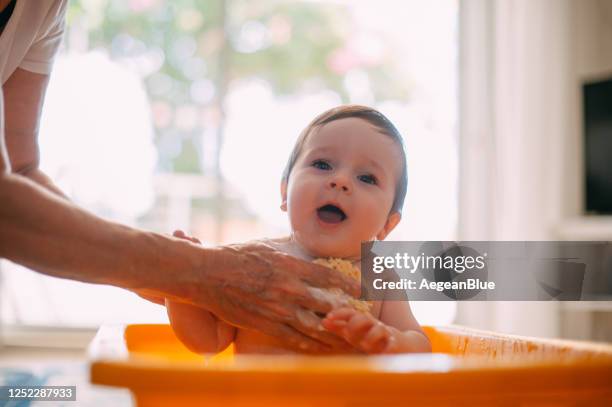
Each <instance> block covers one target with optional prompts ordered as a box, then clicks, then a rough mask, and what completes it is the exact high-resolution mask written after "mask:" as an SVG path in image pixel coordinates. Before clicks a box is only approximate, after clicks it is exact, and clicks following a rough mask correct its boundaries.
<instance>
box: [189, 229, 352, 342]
mask: <svg viewBox="0 0 612 407" xmlns="http://www.w3.org/2000/svg"><path fill="white" fill-rule="evenodd" d="M181 237H183V236H181ZM208 250H209V253H208V255H207V256H206V258H207V261H206V264H205V265H204V270H203V277H202V280H201V282H200V283H199V284H197V285H196V284H194V287H193V288H194V290H193V292H192V294H191V295H189V297H190V298H189V299H188V300H189V301H190V302H191V303H193V304H194V305H198V306H201V307H203V308H205V309H207V310H209V311H210V312H212V313H213V314H215V315H216V316H217V317H219V318H220V319H222V320H224V321H226V322H228V323H230V324H231V325H234V326H238V327H240V328H244V329H254V330H258V331H261V332H263V333H265V334H267V335H270V336H274V337H276V338H278V339H280V340H281V341H283V342H284V343H285V344H286V345H287V346H289V347H291V348H295V349H299V350H301V351H306V352H326V351H329V352H337V351H341V350H343V351H346V350H347V349H349V348H350V345H349V344H348V343H346V341H344V339H342V338H339V337H338V336H337V335H334V334H332V333H330V332H327V331H326V330H325V329H324V328H323V327H322V325H321V320H322V317H324V316H325V315H326V314H327V312H329V311H331V310H332V309H334V308H337V307H340V306H342V305H345V304H343V302H342V301H343V300H342V299H341V298H340V297H339V296H337V295H334V294H331V293H328V292H326V291H324V290H322V288H333V287H338V288H341V289H342V290H343V291H345V292H347V293H348V294H350V295H353V296H356V295H357V294H358V293H359V290H360V287H359V283H358V282H357V281H355V280H354V279H352V278H349V277H346V276H344V275H342V274H341V273H339V272H336V271H335V270H330V269H329V268H327V267H323V266H318V265H315V264H312V263H309V262H305V261H302V260H300V259H297V258H295V257H293V256H290V255H288V254H285V253H282V252H280V251H278V250H276V249H274V248H273V247H271V246H269V245H267V244H265V243H262V242H252V243H245V244H239V245H230V246H221V247H218V248H214V249H208Z"/></svg>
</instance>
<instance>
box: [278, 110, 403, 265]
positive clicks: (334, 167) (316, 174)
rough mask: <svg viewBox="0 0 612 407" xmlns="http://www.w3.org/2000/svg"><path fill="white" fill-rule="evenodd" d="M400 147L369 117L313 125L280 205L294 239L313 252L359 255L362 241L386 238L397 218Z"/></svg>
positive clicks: (328, 255)
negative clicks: (392, 211)
mask: <svg viewBox="0 0 612 407" xmlns="http://www.w3.org/2000/svg"><path fill="white" fill-rule="evenodd" d="M400 148H401V147H400V146H399V145H398V144H397V143H396V142H395V141H393V139H392V138H391V137H389V136H388V135H386V134H383V133H381V132H380V130H378V129H377V128H376V127H374V126H373V125H371V124H370V123H368V122H367V121H365V120H362V119H358V118H346V119H340V120H336V121H333V122H330V123H327V124H325V125H324V126H322V127H320V128H318V129H317V130H314V131H313V133H311V134H310V135H309V136H308V138H307V139H306V142H305V144H304V146H303V148H302V151H301V153H300V156H299V157H298V159H297V161H296V162H295V165H294V167H293V169H292V170H291V174H290V176H289V183H288V185H283V187H282V195H283V203H282V205H281V208H282V209H283V210H286V211H287V212H288V213H289V220H290V222H291V229H292V234H293V237H294V239H295V240H296V241H297V242H298V243H299V244H300V246H301V247H302V248H304V249H305V250H306V252H307V253H308V254H310V255H311V256H314V257H343V258H356V257H359V254H360V248H361V242H362V241H370V240H373V239H374V238H378V239H379V240H382V239H384V238H385V237H386V235H387V234H388V233H389V232H390V231H391V230H392V229H393V228H394V227H395V225H396V224H397V222H399V218H400V216H399V214H398V213H395V212H394V213H393V214H390V213H389V212H390V210H391V206H392V204H393V199H394V197H395V188H396V185H397V182H398V179H399V176H400V172H401V153H400V151H399V149H400Z"/></svg>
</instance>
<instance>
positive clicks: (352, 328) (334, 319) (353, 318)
mask: <svg viewBox="0 0 612 407" xmlns="http://www.w3.org/2000/svg"><path fill="white" fill-rule="evenodd" d="M323 326H324V327H325V328H326V329H327V330H328V331H331V332H333V333H335V334H336V335H339V336H341V337H342V338H344V339H345V340H346V341H347V342H348V343H350V344H351V345H352V346H354V347H355V348H356V349H358V350H360V351H362V352H365V353H384V352H385V351H386V350H387V349H389V348H390V346H391V343H392V341H393V340H394V337H393V331H392V329H391V328H390V327H388V326H387V325H385V324H383V323H382V322H380V321H379V320H377V319H376V318H374V317H373V316H372V315H371V314H370V313H364V312H360V311H357V310H355V309H352V308H338V309H335V310H333V311H331V312H329V313H328V314H327V316H326V317H325V319H324V320H323Z"/></svg>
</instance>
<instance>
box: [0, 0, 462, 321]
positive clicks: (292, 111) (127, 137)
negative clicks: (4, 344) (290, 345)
mask: <svg viewBox="0 0 612 407" xmlns="http://www.w3.org/2000/svg"><path fill="white" fill-rule="evenodd" d="M457 8H458V5H457V3H456V2H454V1H428V2H424V1H405V2H401V3H398V2H395V1H390V0H378V1H376V2H372V1H336V2H318V1H303V2H289V1H271V0H270V1H246V0H233V1H201V2H193V1H187V0H183V1H174V2H165V1H161V0H131V1H121V0H112V1H85V0H78V1H76V0H75V1H72V2H71V3H70V6H69V21H68V25H69V29H68V31H67V35H66V41H65V47H64V49H63V51H62V54H61V55H60V56H59V58H58V60H57V62H56V66H55V69H54V73H53V76H52V80H51V83H50V86H49V90H48V94H47V100H46V104H45V111H44V118H43V124H42V128H41V135H40V143H41V150H42V165H43V169H44V170H45V171H47V172H48V174H49V175H50V176H51V177H52V178H53V179H54V180H55V181H56V182H57V184H58V185H59V186H60V187H61V188H62V189H63V190H64V191H65V192H66V193H67V194H68V195H69V196H70V197H71V199H73V200H74V201H75V202H77V203H78V204H80V205H82V206H84V207H86V208H88V209H89V210H91V211H93V212H95V213H97V214H99V215H101V216H104V217H107V218H112V219H116V220H119V221H121V222H125V223H128V224H132V225H135V226H139V227H142V228H146V229H150V230H155V231H158V232H162V233H170V232H171V231H172V230H173V229H177V228H180V229H184V230H186V231H187V232H189V233H191V234H193V235H195V236H198V237H200V238H201V239H202V240H203V241H205V242H207V243H211V244H214V243H226V242H236V241H243V240H248V239H253V238H259V237H271V236H280V235H283V234H286V233H287V232H288V223H287V220H286V218H285V214H284V213H283V212H281V211H280V210H279V205H280V198H279V183H280V176H281V172H282V169H283V166H284V164H285V162H286V160H287V157H288V155H289V152H290V150H291V148H292V146H293V143H294V141H295V139H296V138H297V136H298V134H299V133H300V131H301V130H302V129H303V128H304V127H305V126H306V124H307V123H308V122H309V121H310V120H311V119H312V118H313V117H314V116H315V115H317V114H318V113H321V112H322V111H324V110H326V109H328V108H330V107H332V106H334V105H338V104H341V103H359V104H367V105H371V106H374V107H376V108H378V109H380V110H381V111H383V113H385V114H387V115H388V117H389V118H390V119H391V120H392V121H393V122H394V123H395V125H396V126H397V127H398V129H399V130H400V132H401V133H402V134H403V136H404V138H405V143H406V150H407V155H408V171H409V187H408V195H407V199H406V204H405V207H404V217H403V220H402V222H401V223H400V226H399V227H398V228H397V229H396V230H395V231H394V232H393V233H392V235H391V236H390V237H389V239H395V240H427V239H431V240H434V239H435V240H452V239H454V238H455V236H456V231H455V228H456V222H457V161H458V148H457V134H456V133H457V126H456V121H457V95H456V93H457V53H458V52H457V51H458V32H457V23H458V21H457V18H458V10H457ZM2 271H3V273H2V280H1V281H2V283H1V286H0V289H1V290H2V294H1V296H0V312H1V315H2V320H3V322H4V323H10V324H28V325H53V326H62V325H72V326H96V325H99V324H101V323H109V322H128V321H164V320H165V312H164V310H163V309H162V308H161V307H158V306H155V305H152V304H148V303H146V302H145V301H143V300H141V299H139V298H138V297H136V296H135V295H132V294H129V293H126V292H124V291H122V290H119V289H115V288H112V287H99V286H91V285H84V284H81V283H74V282H69V281H63V280H58V279H54V278H48V277H44V276H41V275H38V274H36V273H32V272H29V271H25V270H22V269H20V268H19V267H17V266H14V265H11V264H9V263H8V262H4V263H3V264H2ZM413 308H414V309H415V313H416V314H417V318H418V319H419V320H420V321H421V322H422V323H429V324H431V323H448V322H450V321H451V320H452V318H453V316H454V304H453V303H439V304H438V303H422V304H420V303H415V304H413Z"/></svg>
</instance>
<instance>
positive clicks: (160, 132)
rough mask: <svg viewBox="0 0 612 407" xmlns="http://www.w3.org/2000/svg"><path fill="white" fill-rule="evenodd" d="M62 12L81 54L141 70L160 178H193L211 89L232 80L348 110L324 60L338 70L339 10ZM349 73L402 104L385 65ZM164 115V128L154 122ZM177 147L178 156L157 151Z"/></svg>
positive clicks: (100, 8)
mask: <svg viewBox="0 0 612 407" xmlns="http://www.w3.org/2000/svg"><path fill="white" fill-rule="evenodd" d="M69 4H70V5H69V10H68V24H69V25H73V24H74V25H78V26H81V27H83V28H84V32H85V33H86V35H87V37H88V38H87V41H88V46H89V48H90V49H97V48H102V49H105V50H107V52H108V53H109V55H110V56H111V58H113V59H116V60H130V59H131V60H136V61H140V62H139V63H140V64H141V65H142V66H143V67H144V68H143V70H142V72H141V73H142V75H143V77H144V80H145V84H146V87H147V92H148V94H149V98H150V101H151V105H152V106H153V107H154V108H153V115H154V121H155V127H156V128H155V130H156V144H157V147H158V152H159V164H158V166H159V168H160V169H161V170H163V171H178V172H201V171H202V166H201V157H200V156H201V144H202V140H201V139H202V126H203V125H204V122H205V121H206V120H207V119H206V118H208V117H213V118H215V117H216V118H219V117H220V116H219V114H218V109H219V106H221V105H222V103H223V101H222V100H219V98H223V92H220V89H221V88H222V86H223V85H224V84H229V83H231V82H232V81H233V80H236V79H241V78H249V77H259V78H262V79H264V80H265V81H267V82H268V83H269V84H270V85H271V87H272V88H273V90H274V92H275V93H276V94H277V95H287V94H294V93H296V92H301V91H306V90H308V91H312V90H317V89H326V90H331V91H334V92H336V93H337V94H338V95H339V96H340V98H341V100H342V101H343V102H349V96H348V93H347V89H346V87H345V85H344V82H343V80H344V75H345V73H346V72H344V71H343V69H338V68H337V67H336V68H335V67H334V63H333V58H336V59H337V58H340V63H342V60H341V59H342V53H341V52H340V51H342V50H343V49H344V48H346V47H345V45H346V43H347V41H348V40H349V38H350V36H351V21H350V13H347V11H346V7H347V6H344V5H339V4H324V3H321V2H317V3H313V2H299V1H298V2H288V1H280V0H267V1H249V0H226V1H224V0H203V1H196V0H173V1H164V0H72V1H71V2H70V3H69ZM345 54H346V52H345ZM338 55H340V56H339V57H338ZM346 57H347V56H346V55H345V58H346ZM348 58H349V59H350V55H348ZM221 62H223V63H221ZM220 69H223V72H220ZM359 69H360V70H361V71H364V72H366V73H367V74H368V76H369V78H370V81H371V86H372V93H373V95H374V98H375V99H376V100H381V99H388V98H401V97H405V95H406V90H405V89H403V88H402V86H401V84H398V83H394V82H393V81H392V79H391V78H393V77H394V76H395V74H394V73H393V72H392V70H393V69H394V67H393V60H392V59H389V58H386V59H384V60H381V61H379V62H378V63H376V64H371V63H369V64H363V66H359ZM389 70H391V71H389ZM196 82H197V84H196V85H194V83H196ZM194 86H195V88H194ZM313 88H314V89H313ZM156 109H157V110H156ZM179 109H182V110H183V111H187V112H189V111H190V110H189V109H191V111H192V112H195V113H194V114H195V116H197V120H195V121H193V122H189V123H187V124H186V125H184V124H181V123H177V120H180V117H182V116H180V115H177V114H176V113H177V110H179ZM158 110H159V111H158ZM160 111H161V112H162V113H160ZM164 112H165V115H166V116H168V117H169V119H167V120H161V119H159V117H162V116H163V115H164V114H163V113H164ZM177 118H178V119H177ZM210 124H212V125H213V126H215V125H222V123H219V122H214V121H213V122H212V123H208V122H207V124H206V125H210ZM177 143H179V145H178V148H166V147H167V146H168V145H174V146H176V145H177Z"/></svg>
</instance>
